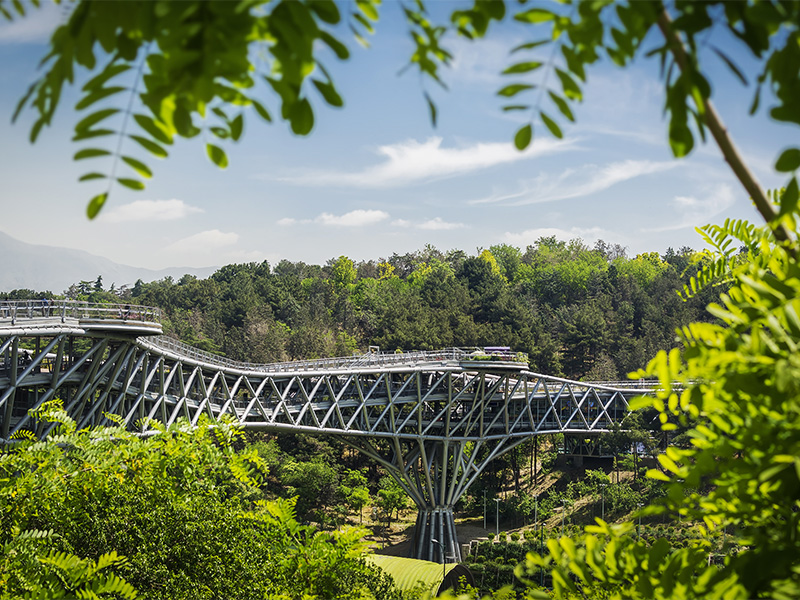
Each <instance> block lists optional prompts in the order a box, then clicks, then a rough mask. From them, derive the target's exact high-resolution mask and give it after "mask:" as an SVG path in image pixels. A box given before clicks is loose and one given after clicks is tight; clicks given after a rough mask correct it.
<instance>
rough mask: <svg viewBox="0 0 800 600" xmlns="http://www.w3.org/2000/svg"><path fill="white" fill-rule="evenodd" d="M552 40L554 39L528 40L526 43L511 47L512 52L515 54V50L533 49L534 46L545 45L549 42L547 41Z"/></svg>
mask: <svg viewBox="0 0 800 600" xmlns="http://www.w3.org/2000/svg"><path fill="white" fill-rule="evenodd" d="M551 41H552V40H538V41H535V42H527V43H525V44H520V45H519V46H515V47H514V48H512V49H511V54H514V53H515V52H519V51H520V50H533V49H534V48H538V47H539V46H543V45H544V44H547V43H549V42H551Z"/></svg>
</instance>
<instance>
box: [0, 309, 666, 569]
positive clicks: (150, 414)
mask: <svg viewBox="0 0 800 600" xmlns="http://www.w3.org/2000/svg"><path fill="white" fill-rule="evenodd" d="M37 303H38V304H37ZM159 317H160V315H159V313H158V311H157V310H156V309H149V308H146V307H133V306H128V305H117V306H110V305H101V306H92V305H87V304H85V303H83V304H81V303H71V302H62V303H56V304H51V303H49V302H48V303H44V302H42V301H23V302H19V303H3V304H0V438H2V439H4V440H9V439H11V438H12V437H13V436H15V435H19V432H21V431H23V430H27V431H31V432H34V433H35V434H36V435H38V436H44V435H46V434H47V433H48V431H49V430H50V428H51V427H52V425H51V424H49V423H42V422H38V421H37V420H36V419H35V417H34V416H32V414H31V413H30V412H29V411H30V409H35V408H37V407H39V406H41V405H42V404H43V403H44V402H46V401H48V400H52V399H54V398H59V399H61V400H62V401H63V403H64V406H65V409H66V410H67V412H68V414H70V415H71V416H72V417H73V418H74V419H75V421H76V422H77V424H78V426H79V427H85V426H89V425H97V424H111V421H109V420H108V418H107V417H106V415H107V414H109V413H111V414H116V415H120V416H121V417H122V419H123V422H124V423H125V424H126V426H127V427H129V428H131V429H134V430H136V431H140V432H142V433H147V432H148V431H149V430H152V427H151V423H152V422H153V421H159V422H161V423H163V424H167V425H169V424H172V423H174V422H175V421H176V420H178V419H181V418H185V419H188V420H190V421H191V422H192V423H196V422H197V420H198V419H199V418H200V417H201V415H204V414H205V415H208V416H210V417H212V418H219V417H220V416H222V415H228V417H229V418H231V419H233V420H235V421H236V422H238V423H240V424H242V426H243V427H245V428H250V429H264V430H271V431H295V432H297V431H303V432H307V433H315V434H333V435H338V436H341V437H342V438H343V439H344V440H345V441H346V442H347V443H349V444H351V445H352V446H354V447H356V448H358V449H359V450H361V451H362V452H364V453H365V454H367V455H368V456H371V457H372V458H374V459H375V460H376V461H378V462H379V463H380V464H382V465H383V466H384V467H385V468H386V469H387V470H388V471H389V473H391V474H392V476H393V477H394V478H395V479H396V480H397V481H398V482H399V483H400V485H401V486H402V487H403V488H404V489H405V491H406V492H407V493H408V494H409V496H411V498H412V499H413V500H414V502H415V503H416V504H417V506H418V507H419V511H420V512H419V516H418V520H417V529H416V534H415V541H414V544H413V555H414V556H416V557H417V558H425V559H427V560H443V559H445V558H447V559H448V560H459V559H460V550H459V548H458V544H457V538H456V535H455V525H454V521H453V506H454V504H455V503H456V501H457V500H458V499H459V498H460V497H461V495H462V494H463V493H464V491H466V489H467V488H469V486H470V485H471V484H472V483H473V482H474V481H475V479H476V478H477V477H478V475H479V474H480V473H481V471H482V470H483V469H484V468H485V467H486V465H487V464H488V463H489V462H490V461H491V460H493V459H494V458H496V457H497V456H499V455H500V454H502V453H504V452H506V451H508V450H510V449H511V448H513V447H514V446H516V445H517V444H519V443H521V442H523V441H525V440H527V439H530V437H531V436H534V435H539V434H544V433H565V434H570V435H574V436H577V437H578V438H579V439H581V440H584V441H585V440H586V439H587V436H589V437H591V436H597V435H599V434H601V433H603V432H605V431H608V430H609V428H611V427H613V426H615V425H618V424H620V423H622V422H623V420H624V418H625V415H626V414H627V410H628V401H629V399H630V398H631V397H633V396H636V395H641V394H643V393H649V392H650V391H651V390H649V389H647V388H646V387H644V386H641V385H640V386H634V387H630V384H628V385H626V386H623V385H609V384H603V383H599V384H598V383H585V382H576V381H570V380H567V379H562V378H557V377H549V376H545V375H541V374H537V373H533V372H531V371H530V370H528V365H527V362H526V361H527V357H526V356H525V355H521V354H512V353H509V352H496V353H493V354H485V353H481V352H478V353H475V352H472V351H464V350H461V349H445V350H440V351H435V352H411V353H402V354H381V353H377V352H370V353H367V354H364V355H361V356H353V357H340V358H331V359H321V360H315V361H297V362H289V363H277V364H268V365H255V364H249V363H241V362H237V361H232V360H229V359H227V358H224V357H220V356H215V355H212V354H209V353H206V352H202V351H199V350H197V349H194V348H192V347H190V346H187V345H185V344H182V343H180V342H177V341H175V340H170V339H169V338H166V337H163V336H158V334H159V333H161V326H160V323H159V321H158V319H159ZM434 538H435V539H438V540H440V541H441V542H443V543H444V546H443V548H445V549H446V552H445V555H443V554H442V550H441V548H442V547H441V546H439V545H438V544H435V543H433V542H432V541H431V540H432V539H434Z"/></svg>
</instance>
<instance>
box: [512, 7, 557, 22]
mask: <svg viewBox="0 0 800 600" xmlns="http://www.w3.org/2000/svg"><path fill="white" fill-rule="evenodd" d="M555 18H556V15H555V13H552V12H550V11H549V10H547V9H544V8H531V9H530V10H526V11H525V12H521V13H517V14H516V15H514V20H515V21H520V22H522V23H544V22H546V21H552V20H554V19H555Z"/></svg>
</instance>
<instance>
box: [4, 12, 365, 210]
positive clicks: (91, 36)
mask: <svg viewBox="0 0 800 600" xmlns="http://www.w3.org/2000/svg"><path fill="white" fill-rule="evenodd" d="M34 5H38V2H36V3H34ZM377 5H378V0H359V1H358V2H356V5H355V6H356V9H355V12H354V16H353V19H352V20H351V22H350V28H351V29H352V31H353V33H354V35H355V36H356V37H357V39H361V40H363V39H364V38H363V35H362V32H363V31H368V30H371V25H370V23H371V22H372V21H375V20H376V19H377V18H378V9H377ZM7 6H9V3H8V1H7V0H0V14H3V15H4V16H5V17H6V18H7V19H11V18H12V17H13V12H12V11H10V10H8V8H7ZM10 8H13V9H15V10H16V12H17V13H18V14H19V15H20V16H24V14H25V10H24V7H23V6H22V4H21V3H19V2H17V0H14V1H13V3H11V6H10ZM340 21H341V14H340V10H339V8H338V6H337V4H336V3H335V2H333V0H311V1H300V0H280V1H278V2H272V1H270V0H241V1H238V2H230V1H226V0H210V1H206V0H195V1H192V2H169V1H165V0H162V1H156V2H127V1H126V2H103V1H94V0H82V1H80V2H78V3H76V4H75V6H74V9H73V10H72V13H71V15H70V17H69V19H68V21H67V22H66V23H65V24H63V25H61V26H60V27H59V28H58V29H56V31H55V32H54V33H53V36H52V38H51V41H50V46H51V48H50V52H49V54H48V55H47V56H46V57H45V58H44V60H43V61H42V64H43V65H44V66H45V69H46V70H45V73H44V75H43V76H42V77H41V78H39V79H38V80H37V81H36V82H34V83H33V84H32V85H31V87H30V88H29V90H28V91H27V93H26V94H25V95H24V96H23V98H22V99H21V100H20V102H19V104H18V106H17V109H16V111H15V113H14V120H16V119H17V118H18V116H19V115H20V113H21V112H22V110H23V109H25V108H31V109H33V110H34V111H35V112H36V113H37V118H36V120H35V121H34V124H33V126H32V128H31V133H30V138H31V141H32V142H34V141H36V139H37V138H38V136H39V134H40V132H41V130H42V128H43V127H44V126H45V125H49V124H50V123H51V121H52V119H53V116H54V113H55V110H56V108H57V106H58V104H59V100H60V98H61V94H62V90H63V87H64V85H65V84H72V83H74V81H75V80H76V78H77V74H76V71H77V70H78V68H80V67H82V68H84V69H86V70H87V71H88V72H89V73H94V72H96V71H98V70H99V73H97V74H96V75H95V76H94V77H92V78H91V79H90V80H89V81H88V82H87V83H86V84H85V85H84V86H83V87H82V89H81V98H80V100H79V101H78V102H77V104H76V105H75V110H76V111H78V112H80V113H83V112H84V111H86V115H85V116H83V117H82V118H81V119H80V120H79V122H78V123H77V124H76V126H75V132H74V136H73V141H74V142H76V143H86V142H89V141H91V144H90V145H88V146H86V147H83V148H81V149H80V150H78V151H77V152H76V153H75V155H74V160H76V161H77V160H88V159H103V160H105V161H106V162H105V163H104V167H103V168H99V169H94V170H91V171H89V172H87V173H85V174H83V175H82V176H81V177H80V181H98V180H108V183H107V185H106V188H105V191H103V192H101V193H99V194H97V195H95V196H94V197H93V198H92V200H91V201H90V203H89V205H88V208H87V213H88V215H89V217H90V218H93V217H95V216H96V215H97V214H98V213H99V212H100V210H101V209H102V207H103V205H104V204H105V202H106V200H107V199H108V195H109V193H110V190H111V189H112V186H113V185H114V184H119V185H122V186H124V187H127V188H129V189H133V190H141V189H144V187H145V181H144V180H145V179H148V178H150V177H151V176H152V175H153V172H152V169H151V167H150V166H148V164H147V163H146V160H145V159H142V158H141V156H142V154H144V156H149V157H151V158H153V157H154V158H166V157H167V156H168V154H169V152H168V149H167V148H168V147H169V146H170V145H172V144H173V142H174V140H175V138H176V137H183V138H193V137H196V136H198V135H200V134H202V135H203V138H204V140H205V146H206V152H207V154H208V157H209V159H210V160H211V161H212V162H213V163H214V164H216V165H217V166H218V167H220V168H225V167H226V166H227V164H228V158H227V155H226V152H225V150H224V149H223V147H222V145H221V144H222V143H224V142H225V141H228V140H230V141H234V142H235V141H238V140H239V139H240V137H241V135H242V133H243V131H244V127H245V119H246V117H247V115H248V114H250V113H249V112H248V111H247V110H246V109H253V110H254V111H255V112H256V114H258V115H259V117H261V118H262V119H263V120H265V121H267V122H271V121H272V114H271V112H270V109H268V108H267V103H266V102H264V100H263V97H264V96H266V95H269V91H271V92H272V95H274V96H277V105H278V106H279V108H280V116H281V118H282V119H284V120H286V121H288V122H289V124H290V126H291V128H292V131H293V132H294V133H296V134H298V135H307V134H308V133H310V132H311V130H312V128H313V126H314V109H313V108H312V99H313V98H314V96H316V97H318V98H320V99H321V100H322V101H323V102H324V103H325V104H328V105H329V106H333V107H341V106H342V105H343V103H344V102H343V100H342V98H341V96H340V95H339V92H338V91H337V89H336V87H335V85H334V83H333V81H332V79H331V77H330V75H329V72H328V70H327V69H326V67H325V65H324V63H323V61H322V59H320V58H319V55H320V54H324V51H323V52H321V51H320V48H326V49H327V51H329V52H331V53H332V55H333V56H335V57H336V59H338V60H346V59H347V58H348V57H349V56H350V52H349V50H348V49H347V47H346V46H345V45H344V44H343V43H342V42H341V40H340V39H339V38H338V37H337V36H336V35H334V32H335V27H336V26H337V25H339V24H340ZM105 57H109V59H108V60H107V62H105V63H104V66H102V67H98V63H101V62H103V61H104V60H105ZM254 57H257V58H256V59H255V60H253V58H254ZM137 61H139V64H138V67H137V68H136V69H135V70H134V72H135V74H136V75H135V77H134V78H133V81H131V82H126V83H124V84H123V83H122V82H121V78H122V77H123V76H124V75H125V74H126V73H128V74H129V72H130V71H131V70H132V68H133V67H134V66H135V65H136V63H137ZM139 89H141V92H139V91H138V90H139ZM123 93H127V94H128V101H127V103H126V104H127V108H125V107H124V106H122V103H121V102H120V98H122V97H123V95H124V94H123ZM137 96H138V97H137ZM134 100H135V101H134ZM129 119H132V120H133V121H134V122H135V125H136V126H135V128H134V131H132V132H129V131H128V124H129ZM112 123H116V126H115V125H112ZM115 127H116V128H115ZM114 136H118V138H117V139H118V141H117V144H116V149H114V148H109V147H108V142H109V141H110V140H111V139H113V137H114ZM102 141H105V142H106V144H102V143H100V142H102ZM128 142H133V144H132V145H131V144H129V143H128ZM125 147H132V148H134V149H135V150H136V151H137V152H133V151H132V150H124V148H125ZM123 150H124V152H123ZM117 159H119V161H121V163H120V166H122V165H124V166H125V167H127V169H129V171H130V173H129V174H122V175H117V174H116V168H117V164H118V160H117ZM108 160H112V161H113V162H112V163H111V164H110V165H109V164H108Z"/></svg>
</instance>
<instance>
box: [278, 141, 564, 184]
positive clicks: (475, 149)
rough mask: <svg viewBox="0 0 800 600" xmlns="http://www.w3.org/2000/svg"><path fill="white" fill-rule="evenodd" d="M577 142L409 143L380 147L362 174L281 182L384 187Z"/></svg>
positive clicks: (310, 175) (558, 149) (330, 173)
mask: <svg viewBox="0 0 800 600" xmlns="http://www.w3.org/2000/svg"><path fill="white" fill-rule="evenodd" d="M574 143H575V140H551V139H543V140H537V142H536V143H535V144H533V145H532V146H531V147H530V148H528V149H527V150H526V151H524V152H520V151H518V150H517V149H516V148H514V146H513V145H512V144H511V143H509V142H479V143H475V144H472V145H468V146H461V147H457V148H446V147H443V146H442V138H440V137H432V138H429V139H427V140H426V141H424V142H418V141H416V140H408V141H405V142H400V143H397V144H388V145H385V146H380V147H378V149H377V154H379V155H380V156H382V157H383V158H384V160H383V162H381V163H380V164H377V165H373V166H371V167H366V168H365V169H362V170H360V171H354V172H350V173H342V172H339V171H311V172H305V173H302V174H301V175H298V176H293V177H282V178H280V180H281V181H286V182H290V183H295V184H299V185H338V186H351V187H362V188H385V187H395V186H403V185H409V184H414V183H418V182H420V181H426V180H431V179H440V178H444V177H452V176H454V175H460V174H463V173H469V172H472V171H478V170H480V169H486V168H489V167H493V166H496V165H501V164H505V163H511V162H516V161H520V160H526V159H529V158H533V157H535V156H541V155H545V154H546V155H550V154H553V153H555V152H563V151H565V150H567V149H569V148H570V147H571V146H572V145H573V144H574Z"/></svg>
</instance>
